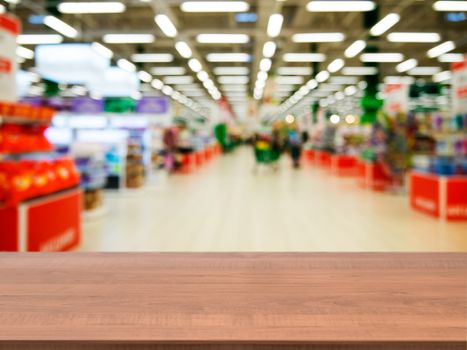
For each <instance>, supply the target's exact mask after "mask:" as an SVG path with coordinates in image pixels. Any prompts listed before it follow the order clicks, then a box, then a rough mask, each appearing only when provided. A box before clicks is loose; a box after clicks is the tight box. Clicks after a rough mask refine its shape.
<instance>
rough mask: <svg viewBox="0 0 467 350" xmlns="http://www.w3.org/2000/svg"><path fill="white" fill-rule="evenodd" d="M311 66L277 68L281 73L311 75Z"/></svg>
mask: <svg viewBox="0 0 467 350" xmlns="http://www.w3.org/2000/svg"><path fill="white" fill-rule="evenodd" d="M312 72H313V70H312V69H311V68H310V67H280V68H278V69H277V74H279V75H311V73H312Z"/></svg>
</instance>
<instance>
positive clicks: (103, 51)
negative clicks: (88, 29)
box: [91, 42, 114, 59]
mask: <svg viewBox="0 0 467 350" xmlns="http://www.w3.org/2000/svg"><path fill="white" fill-rule="evenodd" d="M91 48H92V49H93V50H94V51H96V52H97V53H98V54H99V55H101V56H102V57H105V58H109V59H110V58H112V57H113V56H114V53H113V52H112V50H110V49H108V48H107V47H105V46H104V45H102V44H100V43H98V42H93V43H92V44H91Z"/></svg>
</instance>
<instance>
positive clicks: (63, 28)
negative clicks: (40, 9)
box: [44, 16, 79, 38]
mask: <svg viewBox="0 0 467 350" xmlns="http://www.w3.org/2000/svg"><path fill="white" fill-rule="evenodd" d="M44 24H45V25H46V26H47V27H49V28H52V29H53V30H55V31H57V32H58V33H60V34H62V35H64V36H66V37H68V38H76V37H77V36H78V34H79V32H78V31H77V30H76V29H75V28H73V27H72V26H70V25H69V24H67V23H65V22H63V21H62V20H61V19H58V18H57V17H54V16H45V17H44Z"/></svg>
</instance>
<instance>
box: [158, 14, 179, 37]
mask: <svg viewBox="0 0 467 350" xmlns="http://www.w3.org/2000/svg"><path fill="white" fill-rule="evenodd" d="M154 22H156V24H157V26H158V27H159V28H160V30H161V31H162V33H164V34H165V35H166V36H168V37H169V38H174V37H176V36H177V34H178V31H177V28H176V27H175V25H174V24H173V22H172V21H171V20H170V18H169V16H167V15H164V14H161V15H156V16H155V17H154Z"/></svg>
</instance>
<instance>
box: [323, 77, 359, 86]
mask: <svg viewBox="0 0 467 350" xmlns="http://www.w3.org/2000/svg"><path fill="white" fill-rule="evenodd" d="M329 83H330V84H338V85H350V84H356V83H358V78H357V77H340V76H338V77H331V78H330V79H329Z"/></svg>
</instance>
